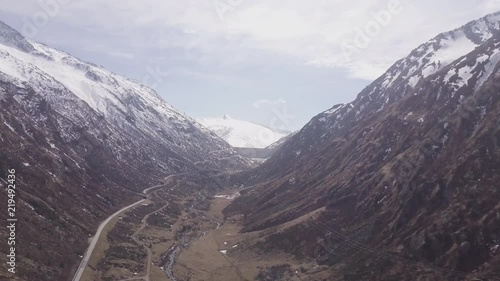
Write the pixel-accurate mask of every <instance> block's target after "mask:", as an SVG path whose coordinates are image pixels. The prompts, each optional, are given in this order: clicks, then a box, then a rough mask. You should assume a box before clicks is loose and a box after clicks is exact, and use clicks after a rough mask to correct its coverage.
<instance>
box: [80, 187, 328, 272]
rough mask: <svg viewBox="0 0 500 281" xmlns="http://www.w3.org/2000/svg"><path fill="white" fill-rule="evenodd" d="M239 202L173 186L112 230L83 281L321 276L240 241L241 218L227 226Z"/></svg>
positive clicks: (243, 237) (252, 239)
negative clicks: (226, 214) (230, 212)
mask: <svg viewBox="0 0 500 281" xmlns="http://www.w3.org/2000/svg"><path fill="white" fill-rule="evenodd" d="M220 194H221V195H223V194H229V195H234V194H235V191H234V190H226V191H224V192H221V193H220ZM233 197H234V196H211V195H204V194H202V193H201V192H198V191H196V190H195V189H194V187H193V186H190V183H186V182H185V181H182V180H177V179H174V178H171V179H169V180H168V181H167V182H166V184H165V186H164V187H160V188H158V189H157V190H155V191H154V192H152V193H150V196H149V198H148V200H146V201H145V202H144V203H142V204H140V205H139V206H137V207H135V208H133V209H131V210H129V211H128V212H126V213H124V214H122V215H121V216H119V217H117V218H115V220H114V221H112V222H111V223H110V224H109V225H108V226H107V227H106V229H105V230H104V231H103V235H102V237H101V239H100V241H99V242H98V243H97V246H96V250H95V251H94V253H93V255H92V258H91V259H90V261H89V266H88V267H87V269H86V271H85V272H84V275H83V277H82V279H81V280H82V281H99V280H104V281H107V280H109V281H111V280H113V281H115V280H121V281H126V280H146V281H160V280H165V281H187V280H190V281H197V280H199V281H201V280H204V281H210V280H213V281H236V280H242V281H244V280H245V281H246V280H248V281H250V280H290V281H293V280H312V279H310V275H309V274H311V273H313V272H312V271H317V272H319V271H322V270H321V268H320V267H319V266H317V265H316V264H315V263H314V262H313V261H311V263H310V264H307V263H303V262H302V263H298V262H297V261H296V260H295V259H294V258H293V257H292V256H288V255H286V254H283V253H281V252H279V251H273V250H272V249H260V248H259V247H255V245H258V244H259V239H260V237H261V233H259V232H254V233H246V234H241V233H240V229H241V221H242V218H241V217H238V216H236V217H230V218H226V219H224V216H223V214H222V210H223V209H224V208H225V207H226V206H227V205H228V204H229V203H231V201H232V200H233V199H234V198H233ZM306 272H307V273H308V276H309V278H307V277H306V276H305V275H304V274H305V273H306ZM318 277H320V276H318ZM325 277H326V276H325ZM269 278H270V279H269ZM318 280H321V279H318Z"/></svg>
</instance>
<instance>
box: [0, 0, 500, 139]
mask: <svg viewBox="0 0 500 281" xmlns="http://www.w3.org/2000/svg"><path fill="white" fill-rule="evenodd" d="M0 3H1V6H0V7H1V8H0V9H1V10H0V20H3V21H5V22H6V23H7V24H10V25H11V26H13V27H14V28H16V29H18V30H19V31H21V32H22V33H23V34H24V35H25V36H26V37H28V38H30V39H33V40H35V41H39V42H42V43H46V44H48V45H50V46H52V47H57V48H59V49H62V50H64V51H67V52H69V53H71V54H73V55H75V56H77V57H79V58H81V59H83V60H86V61H89V62H93V63H96V64H99V65H103V66H104V67H106V68H108V69H110V70H112V71H114V72H116V73H119V74H123V75H126V76H129V77H131V78H134V79H136V80H139V81H141V82H144V83H146V84H148V85H150V86H152V87H154V88H155V89H156V90H157V91H158V92H159V93H160V94H161V95H162V96H163V97H164V98H165V100H167V102H169V103H170V104H172V105H173V106H175V107H176V108H178V109H179V110H180V111H182V112H186V113H187V114H188V115H191V116H192V117H211V116H218V115H222V114H224V113H226V114H229V115H231V116H233V118H239V119H244V120H249V121H254V122H257V123H261V124H263V125H267V126H271V127H283V128H287V129H291V130H295V129H299V128H300V127H301V126H303V125H304V124H305V123H306V122H307V121H309V120H310V119H311V118H312V117H313V116H314V115H316V114H318V113H319V112H321V111H323V110H326V109H328V108H330V107H332V106H333V105H335V104H337V103H344V102H349V101H351V100H353V99H354V98H355V96H356V95H357V93H359V92H360V91H361V90H362V89H363V88H364V87H365V86H367V85H368V84H369V83H370V81H372V80H373V79H375V78H377V77H378V76H380V75H381V74H382V73H383V72H384V71H385V70H386V69H387V68H388V67H389V66H390V65H391V64H392V63H394V62H395V61H396V60H397V59H399V58H401V57H404V56H406V55H407V54H408V53H409V52H410V51H411V50H412V49H414V48H416V47H417V46H418V45H419V44H421V43H423V42H425V41H427V40H428V39H430V38H432V37H434V36H435V35H437V34H438V33H441V32H443V31H448V30H451V29H455V28H457V27H460V26H461V25H463V24H465V23H467V22H468V21H470V20H474V19H477V18H480V17H482V16H484V15H486V14H487V13H491V12H495V11H497V10H500V0H467V1H465V0H460V1H457V0H440V1H435V0H419V1H417V0H380V1H375V0H357V1H347V0H286V1H285V0H251V1H250V0H215V1H214V0H141V1H139V0H136V1H132V0H85V1H77V0H22V1H14V0H0Z"/></svg>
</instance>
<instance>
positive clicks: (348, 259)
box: [225, 13, 500, 280]
mask: <svg viewBox="0 0 500 281" xmlns="http://www.w3.org/2000/svg"><path fill="white" fill-rule="evenodd" d="M499 23H500V14H498V13H497V14H491V15H488V16H487V17H485V18H482V19H480V20H477V21H474V22H471V23H469V24H467V25H465V26H463V27H461V28H459V29H456V30H454V31H450V32H447V33H443V34H440V35H438V36H437V37H435V38H434V39H432V40H430V41H428V42H426V43H425V44H422V45H421V46H419V47H418V48H417V49H415V50H414V51H413V52H411V54H410V55H409V56H408V57H406V58H404V59H401V60H399V61H398V62H396V63H395V64H394V65H393V66H392V67H391V68H390V69H389V70H388V71H387V72H386V73H385V74H384V75H382V76H381V77H380V78H379V79H377V80H376V81H374V82H373V83H372V84H371V85H369V86H368V87H367V88H366V89H364V90H363V91H362V92H361V93H360V94H359V95H358V97H357V99H356V100H355V101H353V102H352V103H349V104H346V105H337V106H335V107H333V108H332V109H331V110H329V111H326V112H324V113H321V114H320V115H318V116H316V117H315V118H314V119H313V120H311V122H310V123H309V124H307V125H306V126H305V127H304V128H303V129H302V130H301V131H300V132H298V133H297V134H295V135H294V136H293V137H291V139H290V140H288V141H287V142H286V143H285V144H284V145H283V147H282V148H281V149H280V150H279V151H277V152H276V153H275V155H274V156H273V157H271V158H270V159H269V160H268V161H267V162H265V163H264V164H263V165H261V166H260V167H258V168H256V169H254V170H252V171H250V172H246V173H242V174H240V175H238V176H236V177H235V178H234V180H235V182H236V183H237V184H244V185H245V186H247V187H248V186H251V187H253V188H251V189H248V190H246V191H245V192H243V193H244V196H242V197H240V198H238V199H237V200H236V201H235V202H234V203H233V204H232V205H230V206H229V207H228V208H226V210H225V213H226V215H234V214H240V213H242V214H244V216H245V228H244V231H254V230H263V229H271V228H273V227H275V226H280V227H282V228H283V227H284V228H285V230H283V231H280V232H279V233H272V234H269V235H268V237H267V240H266V243H267V245H268V246H269V247H278V248H281V249H282V250H284V251H287V252H293V253H294V254H296V255H297V256H298V257H303V258H316V259H317V260H318V261H319V262H320V263H323V264H329V265H332V266H331V267H329V270H331V276H335V277H338V278H339V279H338V280H498V276H500V267H499V265H500V255H499V252H500V251H499V250H498V248H499V247H498V244H499V243H500V203H499V202H500V200H499V199H500V191H499V189H498V188H497V186H498V184H497V183H498V181H499V180H500V174H499V172H498V169H499V168H500V71H499V59H500V54H499V53H500V35H499V33H498V30H499V26H500V25H499ZM304 216H310V218H311V219H310V220H306V221H304V219H303V218H304ZM298 218H301V219H298ZM285 223H286V225H285ZM304 256H305V257H304ZM342 278H344V279H342ZM447 278H448V279H447ZM474 278H489V279H474ZM495 278H497V279H495ZM335 280H337V279H335Z"/></svg>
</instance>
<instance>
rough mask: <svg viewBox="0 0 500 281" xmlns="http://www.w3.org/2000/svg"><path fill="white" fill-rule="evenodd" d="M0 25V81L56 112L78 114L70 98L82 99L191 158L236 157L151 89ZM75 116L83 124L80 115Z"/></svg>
mask: <svg viewBox="0 0 500 281" xmlns="http://www.w3.org/2000/svg"><path fill="white" fill-rule="evenodd" d="M0 29H1V30H2V33H1V34H0V35H3V36H2V38H3V39H1V41H0V42H4V44H0V60H1V64H0V73H1V74H2V80H3V81H6V82H7V81H8V82H11V83H12V84H15V85H16V86H19V87H25V88H27V87H31V88H32V89H33V90H34V91H35V92H37V93H39V94H40V95H42V96H43V98H44V99H46V100H47V102H49V103H50V104H51V106H52V107H53V108H54V109H57V111H59V112H60V113H61V114H63V115H66V116H73V117H75V118H78V117H82V116H79V115H81V111H78V110H75V108H72V107H74V103H75V101H78V103H80V102H81V101H83V103H84V104H85V105H83V106H88V107H90V109H91V110H93V111H94V112H95V113H96V114H97V115H99V116H100V117H102V118H104V119H105V120H106V121H108V122H109V123H110V124H112V125H113V126H116V127H117V129H119V130H122V131H123V132H124V133H127V134H130V135H131V136H134V137H137V138H139V137H145V138H151V139H153V140H154V141H155V142H156V143H157V144H158V145H164V146H165V147H168V148H169V149H171V150H172V151H173V152H175V153H177V154H178V155H179V156H181V157H184V158H185V160H187V161H190V162H192V163H195V162H197V161H201V160H207V159H210V157H208V156H212V157H215V158H214V159H216V158H225V159H227V158H228V157H234V159H237V158H238V157H237V154H236V153H235V152H234V151H232V150H231V148H230V147H228V146H227V145H226V144H224V143H223V142H222V141H221V140H220V139H219V138H218V137H217V136H216V135H215V134H213V133H212V132H210V131H209V130H207V129H205V128H204V127H203V126H200V125H199V124H198V123H197V122H195V121H194V120H193V119H191V118H189V117H187V116H185V115H183V114H181V113H180V112H178V111H177V110H175V109H174V108H173V107H172V106H170V105H169V104H168V103H166V102H165V101H164V100H162V99H161V98H160V97H159V95H158V94H157V93H156V92H155V91H154V90H152V89H150V88H148V87H146V86H144V85H142V84H140V83H138V82H136V81H134V80H131V79H128V78H126V77H123V76H120V75H116V74H114V73H112V72H110V71H108V70H106V69H104V68H102V67H98V66H96V65H94V64H90V63H86V62H83V61H81V60H79V59H77V58H75V57H72V56H71V55H69V54H67V53H65V52H62V51H59V50H55V49H52V48H50V47H47V46H45V45H43V44H39V43H36V42H32V41H29V40H26V39H24V38H22V36H20V35H19V34H18V33H17V31H15V30H13V29H11V28H10V27H8V26H6V25H5V24H3V25H0ZM61 93H62V94H61ZM69 103H73V105H72V104H69ZM81 121H82V122H83V124H82V125H84V123H85V120H81ZM69 138H70V137H69V136H68V140H69ZM207 157H208V158H207ZM238 161H240V162H241V163H243V162H245V160H244V159H239V160H238ZM160 165H163V166H168V165H167V163H161V164H160Z"/></svg>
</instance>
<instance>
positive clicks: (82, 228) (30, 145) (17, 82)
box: [0, 23, 249, 280]
mask: <svg viewBox="0 0 500 281" xmlns="http://www.w3.org/2000/svg"><path fill="white" fill-rule="evenodd" d="M0 145H1V147H2V148H1V150H0V178H1V179H2V180H0V186H1V187H2V188H6V186H7V182H6V181H5V179H6V173H7V170H8V169H15V170H16V175H17V197H16V199H17V206H18V208H17V215H18V219H19V221H20V223H19V229H18V230H17V233H18V244H20V245H23V246H22V247H21V246H20V247H18V253H17V255H18V264H17V266H18V268H22V270H19V274H18V275H17V278H24V279H23V280H66V279H67V277H68V274H69V273H70V272H71V270H72V267H73V266H74V265H76V264H77V261H78V260H79V257H78V256H79V255H81V254H82V253H83V252H84V249H85V248H86V246H87V243H86V239H87V237H88V236H89V234H93V233H94V232H95V229H96V228H97V225H98V223H99V222H100V221H101V220H103V218H105V217H106V216H107V215H109V214H110V213H112V212H113V211H116V210H118V209H119V208H120V207H121V206H124V205H125V204H126V203H131V202H132V201H137V200H138V199H140V198H141V195H140V194H139V193H140V192H142V190H143V189H145V188H147V187H149V186H151V185H154V184H157V183H158V182H159V181H161V179H162V178H164V177H166V176H168V175H170V174H175V173H183V172H188V171H200V170H201V171H208V170H238V169H244V168H246V167H247V165H248V164H249V160H247V159H246V158H244V157H242V156H240V155H239V154H237V152H235V151H234V150H233V149H232V148H231V147H230V146H229V145H228V144H227V143H225V142H224V141H223V140H222V139H220V138H219V137H217V136H216V135H215V134H213V133H212V132H210V131H208V130H207V129H205V128H204V127H202V126H201V125H199V124H198V123H196V122H195V121H194V120H193V119H191V118H189V117H187V116H185V115H183V114H181V113H179V112H178V111H176V110H175V109H174V108H173V107H171V106H170V105H169V104H167V103H166V102H165V101H163V100H162V99H161V98H160V97H159V95H157V94H156V93H155V92H154V91H153V90H152V89H149V88H147V87H145V86H143V85H141V84H139V83H137V82H135V81H133V80H130V79H128V78H125V77H122V76H119V75H116V74H113V73H111V72H109V71H107V70H105V69H103V68H102V67H98V66H95V65H93V64H90V63H86V62H83V61H81V60H79V59H77V58H74V57H72V56H70V55H69V54H66V53H64V52H61V51H58V50H55V49H52V48H50V47H47V46H45V45H42V44H38V43H35V42H31V41H29V40H26V39H25V38H23V37H22V36H21V35H20V34H19V33H18V32H17V31H15V30H13V29H12V28H10V27H8V26H7V25H5V24H3V23H0ZM0 200H2V202H7V198H6V193H3V192H2V193H1V194H0ZM0 219H2V220H4V219H6V213H5V212H2V214H1V215H0ZM0 233H1V238H2V240H4V238H6V237H5V235H7V233H6V232H3V231H2V232H0ZM0 249H1V252H2V255H3V254H6V251H7V249H6V248H4V247H3V246H2V248H0ZM6 273H7V272H6V270H2V271H1V272H0V276H3V277H6V276H7V275H5V274H6Z"/></svg>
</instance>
